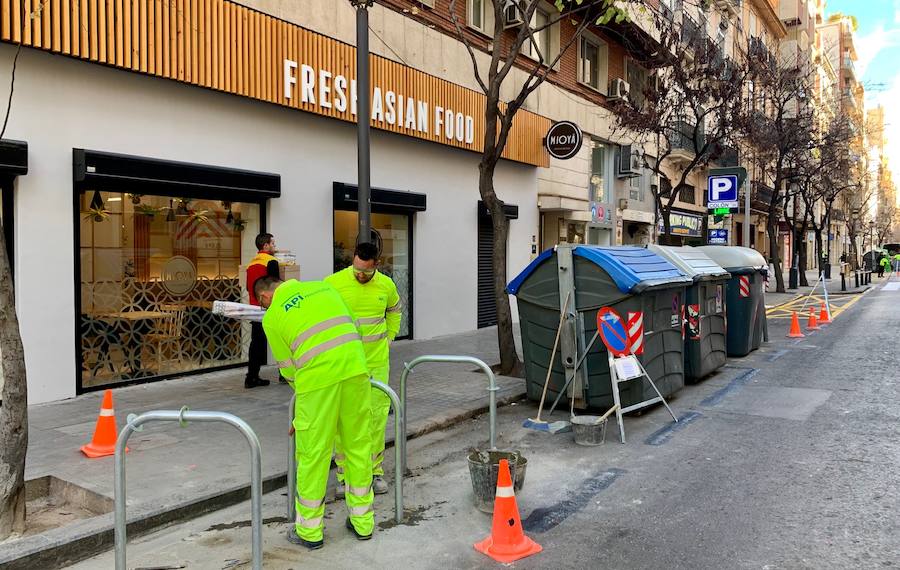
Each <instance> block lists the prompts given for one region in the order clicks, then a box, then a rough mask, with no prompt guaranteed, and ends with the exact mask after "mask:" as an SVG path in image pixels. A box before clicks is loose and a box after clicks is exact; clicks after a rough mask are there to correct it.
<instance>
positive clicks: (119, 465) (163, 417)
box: [115, 406, 263, 570]
mask: <svg viewBox="0 0 900 570" xmlns="http://www.w3.org/2000/svg"><path fill="white" fill-rule="evenodd" d="M153 421H160V422H175V421H177V422H179V423H180V424H181V426H182V427H186V426H187V422H223V423H227V424H230V425H232V426H234V427H235V428H237V430H238V431H240V432H241V433H242V434H243V435H244V437H245V438H247V443H249V444H250V503H251V506H250V515H251V521H252V528H251V545H252V551H251V553H252V562H253V570H262V559H263V552H262V454H261V451H260V446H259V439H258V438H257V437H256V434H255V433H254V432H253V430H252V429H251V428H250V426H249V425H248V424H247V422H245V421H244V420H242V419H241V418H239V417H237V416H235V415H233V414H228V413H225V412H199V411H198V412H192V411H189V410H188V409H187V406H185V407H183V408H181V410H179V411H174V410H157V411H152V412H145V413H143V414H141V415H139V416H136V417H130V418H129V420H128V423H127V424H126V425H125V427H124V428H122V431H121V432H119V437H118V439H117V440H116V466H115V539H116V570H126V565H125V560H126V558H125V543H126V541H127V536H126V528H127V527H126V519H125V445H126V443H128V438H129V437H131V434H132V433H134V432H135V431H137V430H139V429H140V427H141V426H142V425H143V424H145V423H147V422H153Z"/></svg>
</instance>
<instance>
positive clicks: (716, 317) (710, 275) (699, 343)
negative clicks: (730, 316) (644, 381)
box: [647, 245, 731, 382]
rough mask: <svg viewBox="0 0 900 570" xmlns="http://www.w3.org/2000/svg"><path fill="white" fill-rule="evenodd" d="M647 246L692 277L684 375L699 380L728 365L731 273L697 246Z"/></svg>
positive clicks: (687, 299) (686, 301)
mask: <svg viewBox="0 0 900 570" xmlns="http://www.w3.org/2000/svg"><path fill="white" fill-rule="evenodd" d="M647 249H649V250H650V251H652V252H653V253H655V254H657V255H659V256H660V257H662V258H664V259H665V260H666V261H668V262H669V263H671V264H672V265H674V266H675V267H677V268H678V269H680V270H681V272H682V273H684V274H685V275H687V276H688V277H690V278H691V279H693V284H692V285H690V286H689V287H688V288H687V291H686V292H685V306H686V309H685V316H686V322H685V335H684V377H685V380H686V381H687V382H697V381H699V380H700V379H702V378H704V377H706V376H709V375H710V374H712V373H713V372H715V371H716V370H718V369H719V368H721V367H722V366H724V365H725V361H726V346H725V345H726V341H725V330H726V326H725V290H726V285H727V283H728V280H729V279H730V278H731V274H730V273H728V272H727V271H725V270H724V269H722V267H721V266H719V265H718V264H717V263H716V262H715V261H713V260H712V259H710V257H709V256H708V255H706V254H705V253H703V252H702V251H700V250H699V249H697V248H695V247H668V246H662V245H650V246H648V247H647Z"/></svg>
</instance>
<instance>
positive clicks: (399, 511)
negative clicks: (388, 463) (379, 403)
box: [287, 378, 406, 523]
mask: <svg viewBox="0 0 900 570" xmlns="http://www.w3.org/2000/svg"><path fill="white" fill-rule="evenodd" d="M369 383H370V384H371V385H372V387H373V388H377V389H379V390H381V391H382V392H384V393H385V394H387V397H388V398H390V399H391V407H392V408H394V433H395V434H396V435H395V436H394V520H395V521H397V522H398V523H399V522H403V469H402V468H401V455H400V452H401V450H400V446H399V445H397V441H399V439H398V438H399V437H400V435H399V434H400V433H403V434H404V436H405V432H401V430H402V429H404V428H405V427H406V422H405V421H404V418H405V414H404V410H403V407H402V406H401V405H400V399H399V398H398V397H397V393H396V392H394V390H392V389H391V387H390V386H388V385H387V384H384V383H383V382H379V381H378V380H374V379H371V378H370V379H369ZM296 400H297V394H296V392H295V393H294V395H293V396H291V403H290V405H289V406H288V418H289V420H290V426H291V427H293V425H294V405H295V403H296ZM295 437H296V433H295V434H294V435H292V436H291V442H290V445H288V472H287V518H288V521H293V520H296V518H297V515H296V505H295V504H294V494H295V493H296V491H297V455H296V449H297V445H296V443H297V442H296V440H295V439H294V438H295ZM405 440H406V437H403V441H405Z"/></svg>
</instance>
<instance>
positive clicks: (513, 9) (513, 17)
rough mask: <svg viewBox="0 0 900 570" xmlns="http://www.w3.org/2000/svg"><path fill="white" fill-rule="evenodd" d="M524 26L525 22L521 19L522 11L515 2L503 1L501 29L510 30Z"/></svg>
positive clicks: (511, 0)
mask: <svg viewBox="0 0 900 570" xmlns="http://www.w3.org/2000/svg"><path fill="white" fill-rule="evenodd" d="M524 24H525V20H524V19H522V11H521V10H520V9H519V5H518V3H517V2H516V0H504V4H503V28H504V29H506V30H508V29H510V28H518V27H519V26H522V25H524Z"/></svg>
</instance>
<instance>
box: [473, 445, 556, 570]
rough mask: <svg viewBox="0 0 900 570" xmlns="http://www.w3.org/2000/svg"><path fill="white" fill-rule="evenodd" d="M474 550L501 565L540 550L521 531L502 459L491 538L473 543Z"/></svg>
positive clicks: (509, 478)
mask: <svg viewBox="0 0 900 570" xmlns="http://www.w3.org/2000/svg"><path fill="white" fill-rule="evenodd" d="M475 550H477V551H478V552H482V553H484V554H487V555H488V556H490V557H491V558H493V559H494V560H496V561H497V562H501V563H504V564H505V563H508V562H515V561H516V560H519V559H521V558H525V557H526V556H531V555H532V554H537V553H538V552H540V551H541V550H543V549H542V548H541V545H540V544H538V543H536V542H535V541H533V540H531V539H530V538H528V537H527V536H525V533H524V532H523V531H522V520H521V519H520V518H519V507H518V506H517V505H516V494H515V492H514V491H513V484H512V477H510V476H509V462H508V461H507V460H506V459H501V460H500V473H499V474H498V476H497V496H496V498H495V499H494V522H493V524H492V525H491V536H489V537H487V538H486V539H484V540H482V541H481V542H478V543H476V544H475Z"/></svg>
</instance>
